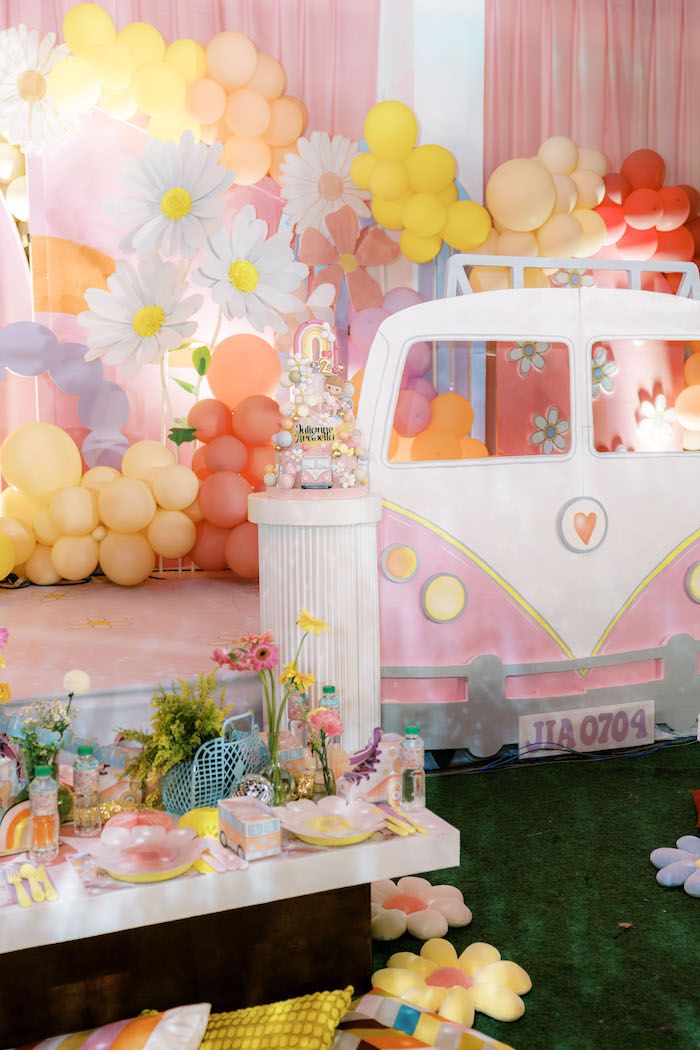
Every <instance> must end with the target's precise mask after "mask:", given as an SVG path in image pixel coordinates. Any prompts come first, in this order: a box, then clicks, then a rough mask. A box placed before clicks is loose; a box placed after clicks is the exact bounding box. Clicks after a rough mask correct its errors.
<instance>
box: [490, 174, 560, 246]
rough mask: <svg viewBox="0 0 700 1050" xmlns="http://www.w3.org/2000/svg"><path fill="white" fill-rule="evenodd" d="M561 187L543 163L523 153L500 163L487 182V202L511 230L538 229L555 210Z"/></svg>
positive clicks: (491, 209)
mask: <svg viewBox="0 0 700 1050" xmlns="http://www.w3.org/2000/svg"><path fill="white" fill-rule="evenodd" d="M556 200H557V188H556V186H555V183H554V179H553V178H552V176H551V174H550V173H549V171H547V169H546V168H545V167H543V165H542V164H539V163H538V162H537V161H535V160H524V159H523V158H522V157H519V158H516V159H515V160H507V161H506V162H505V163H504V164H499V166H498V167H497V168H496V170H495V171H494V173H493V174H492V176H491V178H490V179H489V181H488V183H487V186H486V206H487V207H488V209H489V211H490V212H491V215H492V216H493V218H494V224H495V223H500V224H501V226H504V227H505V228H506V229H508V230H516V231H517V232H518V233H524V232H525V231H527V230H536V229H537V228H538V227H539V226H541V225H542V224H543V223H544V222H546V221H547V219H548V218H549V216H550V215H551V214H552V211H553V209H554V205H555V204H556Z"/></svg>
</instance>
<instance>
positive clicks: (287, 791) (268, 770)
mask: <svg viewBox="0 0 700 1050" xmlns="http://www.w3.org/2000/svg"><path fill="white" fill-rule="evenodd" d="M263 776H264V777H267V779H268V780H269V781H270V783H271V784H272V790H273V791H274V794H275V798H274V805H275V806H284V805H285V804H286V803H287V802H291V801H293V799H295V798H296V787H297V785H296V781H295V779H294V776H293V774H292V773H290V771H289V770H288V769H287V768H286V767H285V766H283V765H282V763H281V762H280V760H279V758H277V757H276V756H275V757H274V758H271V759H270V761H269V762H268V764H267V765H266V766H265V768H264V769H263Z"/></svg>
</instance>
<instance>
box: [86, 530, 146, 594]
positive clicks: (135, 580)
mask: <svg viewBox="0 0 700 1050" xmlns="http://www.w3.org/2000/svg"><path fill="white" fill-rule="evenodd" d="M100 566H101V568H102V571H103V573H104V574H105V576H106V577H107V579H108V580H111V581H112V583H118V584H119V585H120V586H121V587H135V586H136V585H137V584H139V583H143V581H144V580H147V579H148V577H149V576H150V575H151V573H152V572H153V570H154V569H155V567H156V556H155V553H154V551H153V548H152V547H151V545H150V543H149V542H148V540H147V539H146V537H145V536H141V535H139V534H137V535H129V536H126V535H124V534H123V533H120V532H109V533H107V536H106V537H105V539H104V540H103V541H102V543H101V544H100Z"/></svg>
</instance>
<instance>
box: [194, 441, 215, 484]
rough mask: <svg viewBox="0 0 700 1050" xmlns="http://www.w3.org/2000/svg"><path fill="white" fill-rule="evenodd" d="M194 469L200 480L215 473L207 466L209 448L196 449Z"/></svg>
mask: <svg viewBox="0 0 700 1050" xmlns="http://www.w3.org/2000/svg"><path fill="white" fill-rule="evenodd" d="M192 470H193V471H194V473H195V474H196V475H197V477H198V478H199V480H200V481H204V479H205V478H208V477H209V475H210V474H213V473H214V472H213V470H210V469H209V467H208V466H207V450H206V448H198V449H196V450H195V453H194V455H193V456H192Z"/></svg>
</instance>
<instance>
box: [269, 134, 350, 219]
mask: <svg viewBox="0 0 700 1050" xmlns="http://www.w3.org/2000/svg"><path fill="white" fill-rule="evenodd" d="M297 149H298V151H299V152H298V155H297V154H296V153H289V154H287V157H286V158H285V160H284V162H283V163H282V165H281V166H280V172H281V177H280V185H281V187H282V197H283V198H284V200H285V201H286V204H285V206H284V213H285V215H287V216H288V217H289V221H290V222H291V223H292V225H293V226H294V227H295V229H296V231H297V233H301V231H302V230H305V229H306V228H307V227H308V226H313V227H314V228H315V229H317V230H320V231H321V233H328V227H327V226H326V218H327V216H328V215H332V213H333V212H334V211H338V209H339V208H342V207H343V205H345V204H348V205H349V206H350V207H351V208H352V209H353V211H355V212H356V213H357V214H358V215H360V216H361V217H362V218H363V219H368V218H369V214H370V212H369V208H368V207H367V205H366V204H365V200H366V199H367V198H368V196H369V192H368V191H367V190H361V189H359V188H358V187H357V186H356V185H355V183H354V182H353V181H352V179H351V178H350V164H351V163H352V159H353V157H354V156H355V154H356V153H357V143H356V142H351V141H350V139H346V138H343V136H342V135H335V136H334V137H333V138H331V137H330V135H329V134H328V132H326V131H314V132H312V133H311V136H310V137H309V138H308V139H305V138H301V139H298V140H297Z"/></svg>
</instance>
